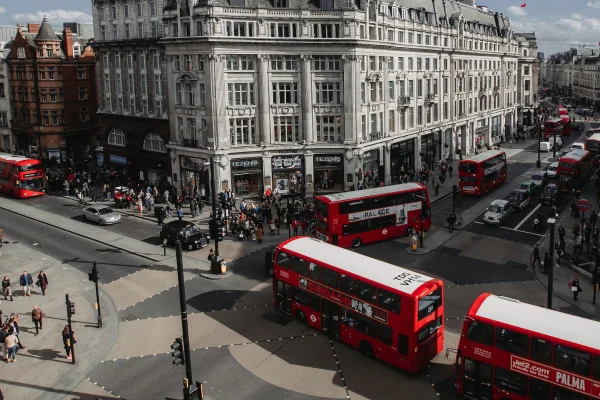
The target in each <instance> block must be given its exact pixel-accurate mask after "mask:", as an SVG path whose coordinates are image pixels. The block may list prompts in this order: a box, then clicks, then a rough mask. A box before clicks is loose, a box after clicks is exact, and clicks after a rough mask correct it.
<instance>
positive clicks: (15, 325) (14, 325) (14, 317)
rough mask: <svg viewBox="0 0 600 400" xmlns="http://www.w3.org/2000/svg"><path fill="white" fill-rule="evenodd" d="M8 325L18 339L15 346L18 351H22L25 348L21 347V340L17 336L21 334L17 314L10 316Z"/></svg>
mask: <svg viewBox="0 0 600 400" xmlns="http://www.w3.org/2000/svg"><path fill="white" fill-rule="evenodd" d="M8 324H9V325H10V326H11V327H12V329H13V332H14V333H15V336H16V337H17V339H18V344H17V345H18V346H19V349H24V348H25V346H23V343H22V342H21V338H20V337H19V334H20V333H21V330H20V329H19V314H11V317H10V319H9V320H8Z"/></svg>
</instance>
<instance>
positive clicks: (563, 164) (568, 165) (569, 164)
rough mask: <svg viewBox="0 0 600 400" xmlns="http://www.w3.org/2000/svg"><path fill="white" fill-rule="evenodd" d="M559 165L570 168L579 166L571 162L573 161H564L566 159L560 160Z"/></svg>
mask: <svg viewBox="0 0 600 400" xmlns="http://www.w3.org/2000/svg"><path fill="white" fill-rule="evenodd" d="M558 167H559V168H570V169H575V168H577V166H576V165H575V164H571V163H568V162H564V161H560V162H559V163H558Z"/></svg>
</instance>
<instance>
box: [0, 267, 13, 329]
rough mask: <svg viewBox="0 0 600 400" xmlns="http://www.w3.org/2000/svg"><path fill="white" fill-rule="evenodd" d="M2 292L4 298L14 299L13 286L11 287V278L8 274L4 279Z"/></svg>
mask: <svg viewBox="0 0 600 400" xmlns="http://www.w3.org/2000/svg"><path fill="white" fill-rule="evenodd" d="M2 292H3V293H4V300H8V298H9V297H10V301H14V300H13V296H12V288H11V287H10V279H9V278H8V276H5V277H4V278H3V279H2ZM0 322H2V321H0Z"/></svg>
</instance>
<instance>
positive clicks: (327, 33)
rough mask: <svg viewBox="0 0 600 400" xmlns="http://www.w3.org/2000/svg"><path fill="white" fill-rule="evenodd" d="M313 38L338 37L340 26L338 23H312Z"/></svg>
mask: <svg viewBox="0 0 600 400" xmlns="http://www.w3.org/2000/svg"><path fill="white" fill-rule="evenodd" d="M313 37H314V38H325V39H331V38H339V37H340V26H339V25H338V24H313Z"/></svg>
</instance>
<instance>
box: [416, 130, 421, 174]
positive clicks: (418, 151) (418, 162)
mask: <svg viewBox="0 0 600 400" xmlns="http://www.w3.org/2000/svg"><path fill="white" fill-rule="evenodd" d="M420 166H421V134H420V133H419V134H418V135H417V137H416V138H415V167H416V168H419V167H420Z"/></svg>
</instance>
